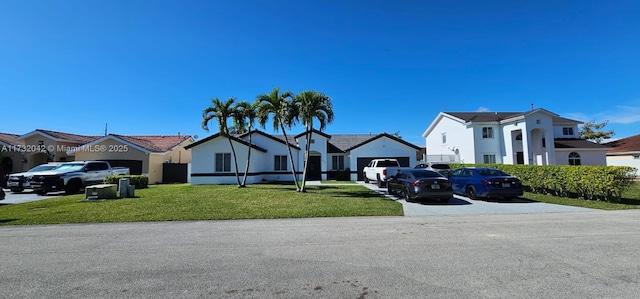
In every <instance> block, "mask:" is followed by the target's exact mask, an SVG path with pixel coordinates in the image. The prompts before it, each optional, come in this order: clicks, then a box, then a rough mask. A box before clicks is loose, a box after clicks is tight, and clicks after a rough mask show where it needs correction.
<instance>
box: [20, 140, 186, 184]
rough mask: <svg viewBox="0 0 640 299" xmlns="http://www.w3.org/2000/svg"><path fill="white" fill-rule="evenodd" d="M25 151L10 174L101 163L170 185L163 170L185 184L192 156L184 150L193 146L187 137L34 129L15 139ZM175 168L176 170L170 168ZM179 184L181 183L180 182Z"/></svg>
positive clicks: (152, 182)
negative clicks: (76, 163) (46, 166)
mask: <svg viewBox="0 0 640 299" xmlns="http://www.w3.org/2000/svg"><path fill="white" fill-rule="evenodd" d="M15 140H16V142H18V143H21V145H22V148H24V149H26V150H25V151H23V152H22V153H21V158H20V161H21V164H22V168H21V169H20V168H17V167H15V164H16V163H15V159H14V169H13V171H12V172H17V171H21V170H27V169H31V168H33V167H34V166H37V165H40V164H43V163H46V162H65V161H85V160H102V161H109V162H110V163H111V164H112V166H114V167H118V166H121V167H129V170H130V172H131V174H143V175H147V176H149V183H150V184H154V183H162V182H173V181H175V180H173V179H171V180H168V179H167V177H172V175H173V173H165V172H164V169H165V168H167V167H169V168H168V169H170V170H173V171H175V172H181V173H182V175H181V177H184V182H186V178H187V174H188V171H187V167H188V166H187V165H188V163H190V162H191V152H189V151H187V150H185V149H184V147H185V146H186V145H189V144H191V143H193V141H194V140H193V138H192V137H191V136H188V135H169V136H125V135H116V134H109V135H106V136H86V135H78V134H72V133H64V132H56V131H50V130H42V129H37V130H35V131H32V132H29V133H27V134H24V135H21V136H17V137H15ZM172 166H178V168H170V167H172ZM179 181H182V180H179Z"/></svg>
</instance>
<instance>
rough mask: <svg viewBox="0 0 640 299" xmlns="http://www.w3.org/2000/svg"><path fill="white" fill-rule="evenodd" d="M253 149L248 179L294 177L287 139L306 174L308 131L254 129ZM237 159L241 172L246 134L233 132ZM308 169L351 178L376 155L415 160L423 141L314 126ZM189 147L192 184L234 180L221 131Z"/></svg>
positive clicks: (317, 176)
mask: <svg viewBox="0 0 640 299" xmlns="http://www.w3.org/2000/svg"><path fill="white" fill-rule="evenodd" d="M251 134H252V140H251V143H252V145H251V146H252V152H251V161H250V164H249V176H248V178H247V183H249V184H254V183H259V182H262V181H292V180H293V177H292V174H291V165H290V164H291V163H290V161H289V156H288V151H287V142H288V143H289V144H291V151H292V153H293V159H294V161H293V163H294V166H295V169H296V173H297V174H298V178H302V171H303V169H302V167H303V162H304V149H305V146H306V142H307V141H306V135H305V134H304V133H302V134H298V135H295V136H292V137H290V139H289V140H288V141H285V140H284V137H283V136H282V135H270V134H267V133H264V132H262V131H253V132H251ZM230 139H231V140H232V142H233V144H234V149H235V151H236V156H237V160H238V172H239V174H240V175H243V174H244V169H245V165H246V160H247V159H246V157H247V151H248V149H249V146H250V145H249V143H248V140H249V135H248V133H245V134H242V135H237V136H231V137H230ZM310 142H311V151H310V155H309V169H308V174H307V180H327V178H328V177H330V175H331V173H332V172H333V171H339V170H342V171H347V170H348V171H349V172H350V177H351V179H352V180H361V179H362V168H364V166H365V165H366V164H367V163H369V161H371V160H372V159H376V158H396V159H398V160H399V161H400V163H401V165H402V166H406V167H410V166H415V164H416V152H417V151H419V150H420V147H419V146H416V145H414V144H411V143H408V142H406V141H404V140H402V139H400V138H398V137H395V136H393V135H390V134H387V133H382V134H378V135H370V134H366V135H356V134H336V135H328V134H326V133H323V132H320V131H317V130H314V131H313V134H312V137H311V140H310ZM186 148H187V149H189V150H191V155H192V156H191V157H192V161H193V162H192V167H191V183H192V184H194V185H199V184H236V183H237V182H236V178H235V171H234V163H233V157H232V154H231V147H230V146H229V140H228V139H227V138H226V137H223V136H221V135H220V134H219V133H217V134H213V135H211V136H209V137H207V138H204V139H202V140H199V141H197V142H194V143H192V144H191V145H188V146H187V147H186Z"/></svg>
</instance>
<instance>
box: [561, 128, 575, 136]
mask: <svg viewBox="0 0 640 299" xmlns="http://www.w3.org/2000/svg"><path fill="white" fill-rule="evenodd" d="M562 135H565V136H573V128H572V127H564V128H562Z"/></svg>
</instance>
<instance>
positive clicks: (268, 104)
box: [257, 87, 300, 191]
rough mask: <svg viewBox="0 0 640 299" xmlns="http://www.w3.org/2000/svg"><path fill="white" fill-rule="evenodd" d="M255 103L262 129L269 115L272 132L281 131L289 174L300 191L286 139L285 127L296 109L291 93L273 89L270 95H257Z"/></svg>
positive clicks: (294, 115) (291, 123)
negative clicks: (287, 157) (258, 105)
mask: <svg viewBox="0 0 640 299" xmlns="http://www.w3.org/2000/svg"><path fill="white" fill-rule="evenodd" d="M257 101H258V102H259V103H260V107H259V108H258V123H259V124H260V126H262V127H263V128H264V127H265V124H266V123H267V119H268V118H269V115H270V114H271V115H272V117H271V122H272V123H273V130H274V131H276V132H277V131H278V130H282V133H283V134H284V141H285V144H286V145H287V150H288V151H289V163H291V173H292V174H293V182H294V183H295V184H296V190H297V191H300V186H299V185H298V177H297V176H296V168H295V164H293V154H292V153H291V145H290V144H289V139H288V138H287V131H286V130H285V127H287V128H291V126H292V125H293V123H294V122H295V120H296V119H297V117H296V109H294V106H293V105H292V104H293V93H291V92H290V91H285V92H282V93H280V88H278V87H276V88H274V89H273V90H272V91H271V93H270V94H262V95H259V96H258V98H257Z"/></svg>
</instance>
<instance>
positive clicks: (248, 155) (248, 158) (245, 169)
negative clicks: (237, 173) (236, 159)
mask: <svg viewBox="0 0 640 299" xmlns="http://www.w3.org/2000/svg"><path fill="white" fill-rule="evenodd" d="M252 145H253V143H251V125H249V153H248V154H247V165H246V166H245V167H244V178H242V187H246V186H247V174H248V173H249V161H251V146H252Z"/></svg>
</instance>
